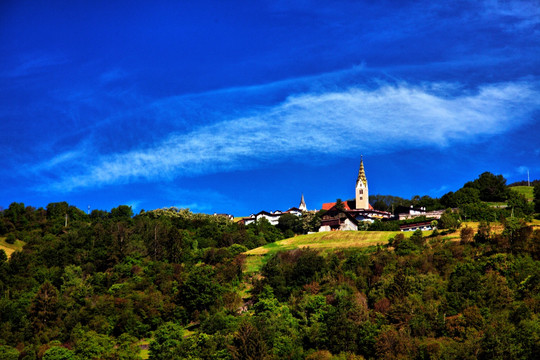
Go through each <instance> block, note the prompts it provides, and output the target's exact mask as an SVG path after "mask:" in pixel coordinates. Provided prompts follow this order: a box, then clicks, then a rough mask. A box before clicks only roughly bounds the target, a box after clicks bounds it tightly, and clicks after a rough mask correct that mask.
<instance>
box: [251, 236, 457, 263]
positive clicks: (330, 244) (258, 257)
mask: <svg viewBox="0 0 540 360" xmlns="http://www.w3.org/2000/svg"><path fill="white" fill-rule="evenodd" d="M398 233H399V231H329V232H321V233H314V234H308V235H298V236H295V237H292V238H289V239H284V240H280V241H276V242H275V243H270V244H266V245H264V246H261V247H258V248H255V249H251V250H249V251H247V252H245V254H246V255H247V259H246V273H253V272H256V271H259V270H260V268H261V266H262V265H263V264H264V263H265V262H266V261H267V260H268V259H269V258H270V256H272V255H273V254H275V253H276V252H278V251H283V250H293V249H297V248H303V247H309V248H312V249H318V250H322V251H325V250H334V249H347V248H362V247H368V246H376V245H385V244H387V243H388V239H390V238H391V237H394V236H395V235H396V234H398ZM404 234H405V236H411V235H412V232H405V233H404ZM424 235H425V236H429V235H431V231H425V232H424ZM455 236H456V237H459V235H457V233H456V235H455Z"/></svg>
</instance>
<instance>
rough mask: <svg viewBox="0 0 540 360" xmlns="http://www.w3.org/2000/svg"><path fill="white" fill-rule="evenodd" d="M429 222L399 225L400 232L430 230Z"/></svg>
mask: <svg viewBox="0 0 540 360" xmlns="http://www.w3.org/2000/svg"><path fill="white" fill-rule="evenodd" d="M432 229H433V227H432V226H431V221H419V222H415V223H411V224H403V225H399V230H400V231H416V230H422V231H427V230H432Z"/></svg>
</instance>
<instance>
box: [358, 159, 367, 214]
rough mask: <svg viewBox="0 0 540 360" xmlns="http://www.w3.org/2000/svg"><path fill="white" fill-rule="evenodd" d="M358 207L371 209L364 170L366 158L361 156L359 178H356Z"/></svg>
mask: <svg viewBox="0 0 540 360" xmlns="http://www.w3.org/2000/svg"><path fill="white" fill-rule="evenodd" d="M356 208H357V209H369V193H368V185H367V179H366V172H365V171H364V158H363V157H362V156H361V157H360V170H359V171H358V179H356Z"/></svg>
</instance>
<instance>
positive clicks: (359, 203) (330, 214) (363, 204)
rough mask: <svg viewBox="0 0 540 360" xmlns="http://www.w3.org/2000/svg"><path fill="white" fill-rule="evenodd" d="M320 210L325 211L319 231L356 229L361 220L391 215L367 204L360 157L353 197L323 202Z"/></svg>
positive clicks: (370, 220) (367, 198)
mask: <svg viewBox="0 0 540 360" xmlns="http://www.w3.org/2000/svg"><path fill="white" fill-rule="evenodd" d="M322 210H326V213H325V214H324V215H323V216H322V219H321V227H320V228H319V232H321V231H336V230H358V224H359V223H360V222H361V221H369V222H373V221H374V220H375V219H383V218H390V217H392V213H389V212H386V211H379V210H374V209H373V207H372V206H371V205H370V204H369V190H368V182H367V177H366V171H365V169H364V159H363V157H361V158H360V169H359V170H358V177H357V179H356V187H355V199H354V200H347V201H343V202H341V203H339V202H332V203H324V204H323V205H322Z"/></svg>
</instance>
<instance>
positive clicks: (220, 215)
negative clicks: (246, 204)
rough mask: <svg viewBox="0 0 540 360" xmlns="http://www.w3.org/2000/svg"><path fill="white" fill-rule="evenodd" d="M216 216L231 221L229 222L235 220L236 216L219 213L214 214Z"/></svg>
mask: <svg viewBox="0 0 540 360" xmlns="http://www.w3.org/2000/svg"><path fill="white" fill-rule="evenodd" d="M214 216H219V217H224V218H227V219H229V220H234V216H233V215H231V214H218V213H214Z"/></svg>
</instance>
